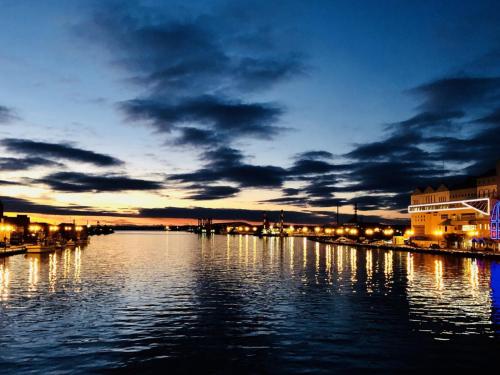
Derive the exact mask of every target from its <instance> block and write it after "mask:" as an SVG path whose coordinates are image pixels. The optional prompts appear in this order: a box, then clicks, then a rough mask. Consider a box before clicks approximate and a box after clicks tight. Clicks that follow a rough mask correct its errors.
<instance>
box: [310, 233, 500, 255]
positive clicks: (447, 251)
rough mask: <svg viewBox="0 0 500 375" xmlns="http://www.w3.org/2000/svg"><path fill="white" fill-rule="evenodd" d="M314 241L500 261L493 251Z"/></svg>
mask: <svg viewBox="0 0 500 375" xmlns="http://www.w3.org/2000/svg"><path fill="white" fill-rule="evenodd" d="M308 238H309V239H310V240H312V241H316V242H320V243H324V244H328V245H343V246H352V247H357V248H366V249H381V250H393V251H406V252H411V253H420V254H433V255H454V256H460V257H465V258H476V259H492V260H500V253H499V252H493V251H482V250H461V249H431V248H422V247H413V246H407V245H405V246H401V245H389V244H387V245H374V244H364V243H357V242H355V243H339V242H335V241H333V240H331V239H329V238H324V237H308Z"/></svg>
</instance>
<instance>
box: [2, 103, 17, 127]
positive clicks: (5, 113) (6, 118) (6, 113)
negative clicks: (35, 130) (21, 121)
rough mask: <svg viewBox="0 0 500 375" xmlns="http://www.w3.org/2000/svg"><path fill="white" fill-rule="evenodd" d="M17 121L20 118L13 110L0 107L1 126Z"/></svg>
mask: <svg viewBox="0 0 500 375" xmlns="http://www.w3.org/2000/svg"><path fill="white" fill-rule="evenodd" d="M16 119H18V116H17V114H16V112H15V111H14V110H13V109H12V108H10V107H6V106H3V105H0V124H6V123H8V122H11V121H14V120H16Z"/></svg>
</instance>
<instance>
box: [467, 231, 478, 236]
mask: <svg viewBox="0 0 500 375" xmlns="http://www.w3.org/2000/svg"><path fill="white" fill-rule="evenodd" d="M467 235H468V236H469V237H474V236H477V235H479V232H478V231H477V230H471V231H468V232H467Z"/></svg>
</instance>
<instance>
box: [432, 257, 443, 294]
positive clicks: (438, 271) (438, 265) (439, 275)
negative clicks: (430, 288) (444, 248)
mask: <svg viewBox="0 0 500 375" xmlns="http://www.w3.org/2000/svg"><path fill="white" fill-rule="evenodd" d="M434 277H435V280H436V289H438V290H442V289H443V261H442V260H441V259H436V260H434Z"/></svg>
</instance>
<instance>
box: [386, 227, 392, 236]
mask: <svg viewBox="0 0 500 375" xmlns="http://www.w3.org/2000/svg"><path fill="white" fill-rule="evenodd" d="M384 234H385V235H386V236H392V235H393V234H394V230H393V229H391V228H389V229H384Z"/></svg>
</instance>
